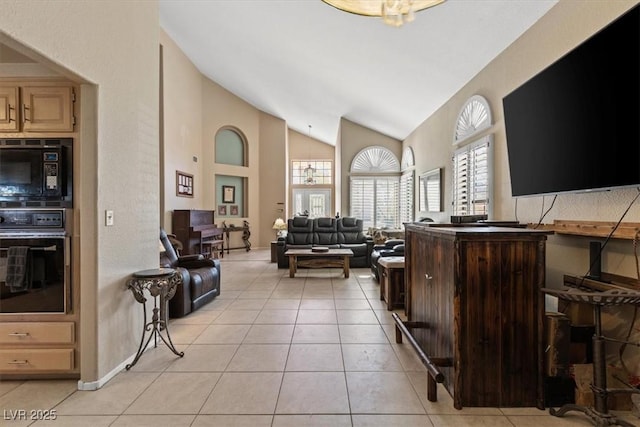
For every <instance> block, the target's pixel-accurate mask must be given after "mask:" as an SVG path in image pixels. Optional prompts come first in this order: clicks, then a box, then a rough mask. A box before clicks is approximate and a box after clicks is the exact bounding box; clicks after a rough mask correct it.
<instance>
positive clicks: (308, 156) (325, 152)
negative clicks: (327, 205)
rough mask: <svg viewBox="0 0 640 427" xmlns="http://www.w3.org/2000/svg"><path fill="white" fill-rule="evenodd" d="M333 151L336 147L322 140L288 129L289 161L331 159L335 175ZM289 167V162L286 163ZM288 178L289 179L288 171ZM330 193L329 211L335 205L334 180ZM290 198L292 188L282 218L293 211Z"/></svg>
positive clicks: (288, 216)
mask: <svg viewBox="0 0 640 427" xmlns="http://www.w3.org/2000/svg"><path fill="white" fill-rule="evenodd" d="M311 134H312V135H313V129H312V130H311ZM335 152H336V147H335V146H333V145H330V144H327V143H324V142H322V141H318V140H317V139H315V138H313V137H311V136H309V135H304V134H302V133H300V132H297V131H294V130H289V157H290V161H294V160H301V161H304V160H331V161H332V162H334V164H333V169H334V170H333V172H334V173H333V175H334V176H335V170H336V168H337V166H336V165H337V163H336V160H335ZM288 166H289V167H290V163H288ZM288 173H289V179H290V175H291V174H290V172H288ZM331 193H332V202H331V212H335V205H336V202H335V201H336V198H335V197H336V196H335V181H334V185H332V186H331ZM291 198H292V190H291V189H289V194H288V201H289V204H288V206H289V210H287V211H286V212H287V214H286V215H285V216H284V217H283V218H285V217H286V218H290V217H292V216H293V215H294V214H295V212H292V209H293V203H292V201H291Z"/></svg>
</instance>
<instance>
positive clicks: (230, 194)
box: [222, 185, 236, 203]
mask: <svg viewBox="0 0 640 427" xmlns="http://www.w3.org/2000/svg"><path fill="white" fill-rule="evenodd" d="M235 202H236V187H234V186H233V185H223V186H222V203H235Z"/></svg>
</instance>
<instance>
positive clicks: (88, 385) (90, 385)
mask: <svg viewBox="0 0 640 427" xmlns="http://www.w3.org/2000/svg"><path fill="white" fill-rule="evenodd" d="M151 348H153V347H151ZM147 350H148V349H147ZM145 351H146V350H145ZM135 357H136V356H135V354H134V355H132V356H130V357H129V358H127V360H125V361H123V362H122V363H120V364H119V365H118V366H116V367H115V368H114V369H112V370H111V372H109V373H108V374H107V375H105V376H104V377H102V378H100V379H98V380H97V381H87V382H85V381H82V380H78V390H82V391H94V390H98V389H99V388H102V386H104V385H105V384H106V383H108V382H109V381H110V380H111V379H112V378H113V377H115V376H116V375H118V374H119V373H120V372H122V370H123V369H125V368H126V366H127V365H128V364H129V363H131V362H133V359H134V358H135Z"/></svg>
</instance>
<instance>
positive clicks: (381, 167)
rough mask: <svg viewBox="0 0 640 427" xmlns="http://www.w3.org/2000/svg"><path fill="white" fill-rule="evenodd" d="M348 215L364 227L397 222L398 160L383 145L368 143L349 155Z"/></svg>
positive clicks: (396, 225) (386, 225)
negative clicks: (365, 146)
mask: <svg viewBox="0 0 640 427" xmlns="http://www.w3.org/2000/svg"><path fill="white" fill-rule="evenodd" d="M350 175H351V176H350V178H351V179H350V200H351V201H350V205H351V206H350V215H351V216H354V217H356V218H359V219H362V220H363V222H364V227H365V228H368V227H379V228H381V227H387V228H398V227H399V226H400V209H399V206H400V205H399V199H400V197H399V189H400V162H398V159H397V157H396V156H395V155H394V154H393V153H392V152H391V150H389V149H388V148H385V147H378V146H373V147H368V148H365V149H364V150H362V151H360V152H359V153H358V154H356V156H355V157H354V158H353V161H352V162H351V169H350Z"/></svg>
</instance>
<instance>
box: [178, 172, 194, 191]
mask: <svg viewBox="0 0 640 427" xmlns="http://www.w3.org/2000/svg"><path fill="white" fill-rule="evenodd" d="M176 196H180V197H193V175H191V174H188V173H186V172H181V171H176Z"/></svg>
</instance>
